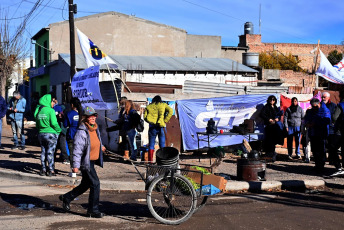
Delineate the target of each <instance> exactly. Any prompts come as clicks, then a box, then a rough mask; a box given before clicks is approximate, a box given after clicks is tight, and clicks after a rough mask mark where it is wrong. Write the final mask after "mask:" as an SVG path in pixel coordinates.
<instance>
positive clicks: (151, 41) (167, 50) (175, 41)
mask: <svg viewBox="0 0 344 230" xmlns="http://www.w3.org/2000/svg"><path fill="white" fill-rule="evenodd" d="M75 26H76V27H77V28H79V29H80V31H82V32H83V33H84V34H86V35H87V36H88V37H89V38H90V39H91V40H92V41H93V42H94V43H95V44H96V45H97V46H98V48H100V49H101V50H103V51H104V52H105V53H106V54H113V55H136V56H177V57H183V56H185V54H186V51H185V47H186V31H185V30H182V29H178V28H175V27H171V26H167V25H163V24H158V23H155V22H152V21H148V20H144V19H140V18H136V17H132V16H129V15H125V14H121V13H116V12H107V13H102V14H96V15H91V16H87V17H82V18H79V19H76V20H75ZM49 27H50V30H49V41H50V48H51V49H52V50H53V51H54V53H53V54H52V60H57V58H58V53H69V33H68V31H69V24H68V21H63V22H59V23H53V24H51V25H49ZM75 41H76V53H81V49H80V45H79V40H78V38H77V34H76V32H75Z"/></svg>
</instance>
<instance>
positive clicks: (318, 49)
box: [312, 40, 320, 86]
mask: <svg viewBox="0 0 344 230" xmlns="http://www.w3.org/2000/svg"><path fill="white" fill-rule="evenodd" d="M319 51H320V40H318V46H317V55H316V56H315V63H314V68H313V74H314V75H313V78H312V86H313V82H314V77H316V76H317V75H315V71H316V67H317V62H318V56H319Z"/></svg>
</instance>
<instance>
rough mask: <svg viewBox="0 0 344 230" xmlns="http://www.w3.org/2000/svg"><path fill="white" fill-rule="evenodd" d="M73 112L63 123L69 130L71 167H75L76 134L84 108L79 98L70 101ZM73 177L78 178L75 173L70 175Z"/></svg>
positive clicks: (69, 112) (67, 137)
mask: <svg viewBox="0 0 344 230" xmlns="http://www.w3.org/2000/svg"><path fill="white" fill-rule="evenodd" d="M70 103H71V107H72V110H70V111H68V112H67V114H66V115H65V119H64V121H63V126H64V127H65V128H68V129H67V135H66V140H67V145H68V149H69V160H70V165H71V166H72V165H73V150H74V136H75V133H76V131H77V129H78V126H79V125H80V119H79V118H80V116H81V113H82V107H81V102H80V100H79V98H77V97H73V98H72V99H71V100H70ZM70 175H71V176H72V177H76V174H75V173H73V172H72V173H71V174H70Z"/></svg>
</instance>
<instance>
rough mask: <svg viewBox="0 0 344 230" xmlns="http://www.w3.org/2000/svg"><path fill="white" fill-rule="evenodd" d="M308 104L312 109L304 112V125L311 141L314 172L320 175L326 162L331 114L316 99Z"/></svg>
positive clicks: (323, 104)
mask: <svg viewBox="0 0 344 230" xmlns="http://www.w3.org/2000/svg"><path fill="white" fill-rule="evenodd" d="M310 103H311V106H312V108H311V109H308V110H307V111H306V115H305V125H306V127H307V129H308V135H309V138H310V140H311V150H312V152H313V156H314V161H315V171H316V172H318V173H322V171H323V169H324V166H325V161H326V150H325V143H326V139H327V137H328V135H329V126H330V123H331V112H330V110H329V109H328V108H327V107H326V105H325V103H324V102H320V101H319V99H317V98H313V99H312V100H311V102H310Z"/></svg>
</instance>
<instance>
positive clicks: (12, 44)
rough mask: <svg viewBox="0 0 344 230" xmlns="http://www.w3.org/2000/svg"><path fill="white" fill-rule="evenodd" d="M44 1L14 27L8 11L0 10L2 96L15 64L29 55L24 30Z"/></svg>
mask: <svg viewBox="0 0 344 230" xmlns="http://www.w3.org/2000/svg"><path fill="white" fill-rule="evenodd" d="M43 1H44V0H37V1H36V2H35V4H34V6H33V7H32V8H31V10H30V11H29V12H28V13H27V14H26V15H24V16H23V20H22V21H21V23H19V25H18V26H17V27H12V25H11V22H12V19H11V18H8V12H6V11H0V94H1V95H2V96H5V87H6V84H7V83H8V82H10V80H11V79H10V78H11V75H12V73H13V70H14V66H15V65H16V64H18V63H19V62H20V61H21V60H23V59H24V58H25V57H27V56H28V53H29V52H28V42H29V41H28V40H27V39H25V38H24V31H25V28H26V26H27V24H28V23H29V20H30V18H31V17H32V16H33V14H34V12H35V11H36V10H37V9H38V8H39V6H40V5H41V4H42V2H43ZM11 28H14V29H11Z"/></svg>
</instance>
